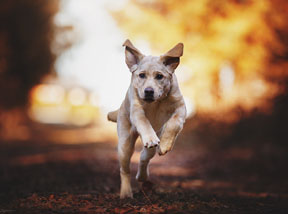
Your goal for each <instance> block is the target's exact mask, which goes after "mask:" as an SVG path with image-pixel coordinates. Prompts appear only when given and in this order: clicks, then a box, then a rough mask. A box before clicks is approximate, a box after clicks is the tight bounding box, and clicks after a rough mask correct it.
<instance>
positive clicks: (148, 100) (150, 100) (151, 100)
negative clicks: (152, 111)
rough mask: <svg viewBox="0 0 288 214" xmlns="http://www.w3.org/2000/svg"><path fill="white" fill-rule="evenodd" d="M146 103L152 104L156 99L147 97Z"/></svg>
mask: <svg viewBox="0 0 288 214" xmlns="http://www.w3.org/2000/svg"><path fill="white" fill-rule="evenodd" d="M144 101H145V102H147V103H152V102H154V98H152V97H145V98H144Z"/></svg>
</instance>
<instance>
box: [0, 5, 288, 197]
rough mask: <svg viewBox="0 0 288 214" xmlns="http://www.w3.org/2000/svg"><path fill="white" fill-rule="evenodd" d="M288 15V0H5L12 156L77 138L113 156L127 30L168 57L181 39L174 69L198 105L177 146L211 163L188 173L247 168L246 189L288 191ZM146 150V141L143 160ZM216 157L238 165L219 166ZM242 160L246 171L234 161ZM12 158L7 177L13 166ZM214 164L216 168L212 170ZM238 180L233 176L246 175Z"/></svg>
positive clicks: (5, 125)
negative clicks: (111, 115) (113, 117)
mask: <svg viewBox="0 0 288 214" xmlns="http://www.w3.org/2000/svg"><path fill="white" fill-rule="evenodd" d="M287 20H288V3H287V2H286V1H285V0H273V1H272V0H265V1H257V0H224V1H212V0H199V1H188V0H181V1H176V0H168V1H167V0H165V1H164V0H118V1H112V0H97V1H94V0H85V1H77V0H49V1H42V0H34V1H29V0H21V1H15V0H10V1H1V2H0V147H2V158H3V161H4V162H6V163H11V164H12V165H13V166H14V165H22V163H23V161H24V162H25V161H27V160H28V162H27V163H29V164H35V163H46V162H49V161H51V160H54V158H55V157H56V156H57V155H52V156H51V155H44V156H41V158H40V159H39V154H38V153H37V152H36V153H37V154H38V156H37V154H36V153H35V154H36V156H35V154H34V153H33V155H34V156H33V155H31V154H30V153H29V152H28V151H31V150H33V151H34V152H35V148H39V146H40V145H41V146H43V145H44V148H45V149H44V150H43V151H48V150H49V149H50V147H51V145H64V144H65V145H74V147H73V148H74V149H75V154H76V153H77V155H79V154H78V151H79V150H77V149H79V148H82V147H81V146H80V147H75V145H89V146H88V147H85V149H87V148H88V150H90V149H89V148H90V147H91V148H93V149H92V150H93V151H94V153H93V154H90V153H89V154H90V155H92V156H93V155H95V154H97V155H99V154H98V153H97V151H98V150H97V148H98V147H97V146H96V144H97V143H99V144H101V143H102V144H103V143H104V145H107V146H108V145H109V146H111V151H113V158H114V159H113V160H115V161H116V160H117V158H116V153H115V151H116V145H117V134H116V125H115V124H112V123H109V122H107V121H106V114H107V112H109V111H112V110H115V109H117V108H118V107H119V106H120V105H121V102H122V100H123V99H124V97H125V93H126V90H127V88H128V86H129V82H130V72H129V71H128V68H127V67H126V64H125V60H124V50H123V47H122V43H123V42H124V41H125V39H127V38H129V39H130V40H131V41H132V42H133V43H134V45H135V46H136V47H137V48H138V49H140V50H141V51H142V52H143V53H144V54H147V55H150V54H151V55H160V54H162V53H165V52H166V51H167V50H169V49H170V48H172V47H173V46H174V45H175V44H177V43H178V42H183V43H184V56H183V57H182V58H181V64H180V66H179V67H178V68H177V70H176V75H177V77H178V80H179V82H180V87H181V90H182V93H183V95H184V98H185V102H186V105H187V110H188V113H189V115H188V118H187V122H186V124H185V127H184V130H183V132H182V134H181V135H180V136H179V139H178V143H177V144H176V147H175V150H176V151H178V150H179V151H182V150H183V149H184V150H188V151H190V153H189V152H187V156H185V157H182V158H183V159H185V161H184V162H185V164H186V165H185V164H184V163H183V162H181V164H180V162H179V164H180V165H179V166H178V167H180V166H182V165H183V167H184V166H185V167H186V169H191V168H193V167H195V163H196V162H197V160H200V159H201V161H202V160H203V161H204V162H205V164H206V165H205V167H206V168H205V167H204V168H205V170H206V171H205V170H204V171H205V172H203V174H202V175H203V176H202V177H201V176H200V177H197V176H196V175H195V174H193V173H192V172H191V171H189V172H187V173H186V174H185V173H184V174H185V176H186V177H185V176H184V177H185V178H187V176H188V177H189V176H190V177H189V179H190V178H191V176H192V180H193V179H194V180H195V177H193V176H196V177H197V179H196V181H197V182H196V183H195V182H194V183H193V182H192V181H191V182H192V184H191V183H190V184H189V185H190V187H193V188H200V187H201V188H202V187H203V188H204V186H205V185H206V184H207V183H205V182H206V181H207V180H209V179H212V178H213V179H214V178H215V176H216V177H217V176H218V175H219V173H220V175H221V176H222V177H221V176H220V177H221V178H223V176H224V177H225V176H226V177H225V178H227V177H229V176H231V175H233V173H234V175H236V176H234V177H238V174H237V173H239V174H243V172H244V171H245V172H247V173H248V174H245V173H244V175H247V176H248V177H249V176H250V177H251V180H249V179H248V180H249V181H247V182H250V183H249V185H248V186H249V187H247V188H248V189H249V188H250V187H251V186H253V185H254V184H255V183H257V184H259V183H260V184H259V185H260V186H259V188H258V189H257V188H256V187H255V186H254V187H255V188H256V189H257V191H258V192H267V191H268V192H269V191H270V192H273V193H275V194H276V193H277V194H278V193H279V191H280V192H282V193H283V194H284V193H285V194H286V195H287V191H286V190H287V189H286V190H285V191H284V189H285V188H284V187H288V184H287V181H286V182H285V179H284V178H287V172H286V171H287V170H286V169H285V170H283V169H284V168H285V165H286V164H287V163H288V162H287V156H288V154H287V137H286V136H287V124H286V123H287V120H288V111H287V108H288V97H287V95H288V93H287V83H288V81H287V80H288V72H287V69H288V22H287ZM102 144H101V145H102ZM96 147H97V148H96ZM53 148H54V147H53ZM61 148H62V147H61ZM65 148H66V147H65ZM83 148H84V147H83ZM83 148H82V149H83ZM101 148H102V147H101ZM107 148H108V147H107ZM109 148H110V147H109ZM25 149H26V150H25ZM85 149H84V150H85ZM80 150H81V149H80ZM102 150H103V151H106V150H107V149H105V146H104V148H102ZM102 150H101V149H100V150H99V151H102ZM192 150H193V151H194V152H192ZM7 151H9V152H11V153H9V152H8V153H7ZM19 151H20V153H19ZM37 151H38V150H37ZM41 151H42V150H41ZM43 151H42V152H43ZM49 151H50V150H49ZM53 151H54V150H53ZM73 151H74V150H73ZM85 151H86V150H85ZM107 151H108V150H107ZM176 151H175V154H174V155H176V156H177V155H179V153H178V154H177V153H176ZM195 151H196V153H197V154H195ZM215 151H217V152H216V153H217V154H216V153H215ZM15 152H16V153H17V152H18V153H17V155H15V156H13V155H12V156H9V157H8V155H7V154H14V153H15ZM38 152H39V151H38ZM26 153H29V154H28V155H27V154H26ZM41 154H42V153H41ZM65 154H66V156H65V155H63V154H62V153H60V154H58V156H59V157H61V158H60V159H61V160H66V159H65V157H68V159H67V160H69V161H70V160H71V159H73V157H74V156H73V155H75V154H74V153H72V155H71V156H69V155H67V154H70V153H65ZM81 154H82V153H81ZM208 154H209V155H211V156H209V155H208ZM77 155H76V156H77ZM86 155H87V153H85V152H84V153H83V154H82V156H86ZM193 155H194V156H193ZM207 155H208V156H209V157H210V158H207ZM82 156H81V157H82ZM88 156H89V155H88ZM192 156H193V158H191V157H192ZM216 156H217V157H216ZM81 157H80V159H81ZM138 157H139V149H138V150H137V151H136V157H135V163H136V159H137V158H138ZM197 157H201V158H198V159H197ZM205 157H206V158H205ZM27 158H28V159H27ZM77 158H79V156H77ZM56 159H57V158H56ZM92 159H93V158H92ZM57 160H58V159H57ZM81 160H82V159H81ZM163 160H166V159H165V158H164V159H163ZM163 160H160V159H159V160H158V159H157V160H156V162H155V163H157V164H160V165H161V164H162V165H163V163H164V161H163ZM192 160H193V161H194V162H193V161H192ZM215 160H218V161H219V162H218V163H221V164H222V165H221V167H223V168H225V167H226V168H225V169H229V170H226V171H225V170H224V171H225V172H223V171H222V170H223V169H221V170H220V168H219V167H220V166H216V165H213V164H211V162H213V163H215ZM3 161H2V162H3ZM39 161H40V162H39ZM233 161H234V162H233ZM235 161H236V164H235ZM241 161H244V165H243V162H241ZM192 162H193V163H192ZM197 163H198V162H197ZM201 163H202V162H201ZM232 163H233V164H232ZM225 164H228V165H225ZM234 164H235V165H234ZM12 165H11V166H12ZM115 165H117V163H115ZM238 165H239V167H238V169H239V170H240V169H241V170H242V171H241V172H240V171H239V172H238V171H233V170H232V171H231V169H232V168H235V166H238ZM252 165H253V170H252V169H251V171H249V170H248V169H250V168H249V167H251V166H252ZM115 167H116V168H117V166H115ZM185 167H184V168H185ZM282 167H283V168H282ZM4 168H5V170H6V171H5V170H4V171H3V170H2V171H3V172H2V176H4V177H5V176H6V177H5V178H7V181H8V180H9V179H8V177H9V176H10V175H11V174H9V173H10V171H9V170H10V169H12V168H10V166H9V167H8V165H7V166H5V167H4ZM156 168H157V167H156ZM156 168H155V169H156ZM180 168H181V167H180ZM208 168H209V169H208ZM236 168H237V167H236ZM177 169H178V168H177ZM177 169H176V171H175V168H174V171H173V170H172V171H173V173H176V174H177V173H178V172H179V170H180V169H178V171H177ZM197 169H198V168H197ZM210 169H211V170H212V172H213V173H214V172H215V171H216V172H217V173H218V174H217V173H216V174H215V173H214V174H213V173H212V172H211V173H212V174H209V173H208V171H209V170H210ZM255 169H259V171H257V170H256V171H255ZM213 170H214V171H213ZM217 170H220V171H221V172H219V171H217ZM155 171H157V170H155ZM172 171H171V172H172ZM180 171H181V170H180ZM248 171H249V172H248ZM181 172H182V171H181ZM185 172H186V171H185ZM209 172H210V171H209ZM5 173H6V174H5ZM163 173H164V172H163ZM221 173H222V174H221ZM223 173H224V174H223ZM225 173H226V174H225ZM249 173H250V174H249ZM275 173H276V174H278V175H281V176H276V175H275ZM279 173H281V174H279ZM283 173H284V174H283ZM164 174H165V173H164ZM180 174H181V173H180ZM268 174H269V176H270V177H269V176H268V178H267V179H268V180H267V181H265V182H264V183H261V182H259V179H260V177H262V176H266V177H267V175H268ZM272 174H273V176H272ZM0 175H1V174H0ZM117 176H118V175H117ZM213 176H214V177H213ZM271 176H272V177H271ZM285 176H286V177H285ZM232 177H233V176H232ZM280 178H281V179H280ZM183 179H184V178H183ZM203 179H204V181H203ZM205 179H206V181H205ZM217 179H219V176H218V177H217ZM277 179H280V180H277ZM282 179H283V180H282ZM190 180H191V179H190ZM240 180H241V179H240ZM240 180H237V181H236V180H233V179H232V181H231V183H233V184H235V183H237V182H239V185H240V183H241V181H240ZM111 182H112V181H111ZM167 182H168V181H167ZM207 182H208V181H207ZM251 182H252V183H253V182H254V183H253V185H252V184H251ZM204 184H205V185H204ZM222 184H223V183H221V185H222ZM31 185H32V184H31ZM177 185H178V184H177ZM189 185H188V186H189ZM215 185H216V184H215ZM217 185H218V186H217ZM217 185H216V186H217V188H219V185H220V184H219V183H218V184H217ZM221 185H220V187H221V188H222V187H223V188H224V187H225V188H226V187H227V185H226V186H225V185H224V184H223V185H224V186H223V185H222V186H221ZM239 185H238V187H239ZM267 185H268V186H269V188H270V189H269V190H267V189H266V188H267ZM32 186H33V185H32ZM112 186H113V185H112ZM180 186H181V185H180ZM208 186H209V185H208ZM212 186H213V185H212ZM228 186H229V185H228ZM244 186H245V185H244ZM256 186H257V185H256ZM186 187H187V185H186ZM229 187H230V186H229ZM264 187H265V188H264ZM19 188H20V187H19ZM211 188H212V187H211ZM227 188H228V187H227ZM239 188H240V187H239ZM239 188H236V189H237V190H239ZM243 188H244V187H243V186H241V188H240V189H241V191H242V192H243V191H244V190H243ZM263 188H264V189H263ZM283 188H284V189H283ZM20 189H21V188H20ZM20 189H18V191H20V192H21V190H20ZM32 189H33V188H32ZM244 189H245V188H244ZM107 191H108V192H109V191H112V192H113V191H116V190H107ZM247 191H248V190H247ZM249 191H252V190H251V188H250V189H249ZM257 191H256V192H257ZM24 192H25V193H26V194H28V193H29V194H30V193H31V191H28V192H27V191H24ZM32 192H33V191H32ZM238 192H239V191H238ZM279 194H280V193H279Z"/></svg>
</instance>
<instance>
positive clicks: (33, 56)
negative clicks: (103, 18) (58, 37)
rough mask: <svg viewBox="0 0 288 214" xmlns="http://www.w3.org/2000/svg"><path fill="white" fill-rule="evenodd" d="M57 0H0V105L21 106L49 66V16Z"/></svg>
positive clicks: (51, 28) (51, 27)
mask: <svg viewBox="0 0 288 214" xmlns="http://www.w3.org/2000/svg"><path fill="white" fill-rule="evenodd" d="M58 4H59V2H58V0H49V1H42V0H33V1H30V0H21V1H18V0H17V1H16V0H9V1H0V109H7V108H13V107H18V106H23V105H25V104H26V103H27V100H28V92H29V90H30V89H31V87H32V86H34V85H35V84H37V83H39V81H40V80H41V78H42V77H43V76H44V75H46V74H48V73H49V72H51V71H52V70H53V63H54V60H55V55H54V54H53V53H52V52H51V48H50V47H51V42H52V41H53V38H54V30H55V29H54V27H55V26H54V23H53V17H54V15H55V14H56V13H57V11H58Z"/></svg>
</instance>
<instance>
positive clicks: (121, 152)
mask: <svg viewBox="0 0 288 214" xmlns="http://www.w3.org/2000/svg"><path fill="white" fill-rule="evenodd" d="M122 125H123V123H122ZM120 129H121V128H120ZM118 132H119V134H118V135H119V143H118V157H119V163H120V177H121V189H120V198H125V197H130V198H133V194H132V188H131V183H130V159H131V156H132V154H133V152H134V145H135V141H136V139H137V137H138V134H137V133H135V132H132V131H131V128H128V129H125V128H124V129H123V128H122V129H121V130H119V131H118Z"/></svg>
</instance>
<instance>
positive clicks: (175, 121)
mask: <svg viewBox="0 0 288 214" xmlns="http://www.w3.org/2000/svg"><path fill="white" fill-rule="evenodd" d="M123 46H124V47H125V61H126V64H127V66H128V68H129V70H130V72H131V74H132V78H131V84H130V87H129V89H128V91H127V94H126V97H125V100H124V101H123V103H122V105H121V107H120V109H118V110H116V111H113V112H109V113H108V120H110V121H113V122H117V133H118V140H119V142H118V156H119V163H120V177H121V189H120V198H126V197H131V198H133V193H132V188H131V184H130V159H131V156H132V154H133V152H134V145H135V141H136V139H137V138H138V136H140V138H141V141H142V143H143V145H144V147H143V150H142V151H141V157H140V163H139V167H138V172H137V175H136V179H137V180H138V181H139V182H146V181H148V175H149V170H148V164H149V161H150V160H151V158H152V157H153V156H154V155H155V153H156V151H158V153H159V155H164V154H166V153H167V152H169V151H170V150H171V149H172V147H173V145H174V142H175V140H176V137H177V135H178V134H179V132H180V131H181V130H182V128H183V124H184V123H185V118H186V106H185V103H184V99H183V96H182V94H181V92H180V89H179V86H178V83H177V78H176V76H175V74H174V71H175V69H176V68H177V66H178V65H179V63H180V57H181V56H182V55H183V47H184V46H183V44H182V43H178V44H177V45H176V46H175V47H174V48H172V49H171V50H169V51H168V52H167V53H165V54H164V55H161V56H145V55H143V54H142V53H141V52H140V51H139V50H138V49H137V48H135V47H134V45H133V44H132V43H131V42H130V40H126V41H125V42H124V44H123Z"/></svg>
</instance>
